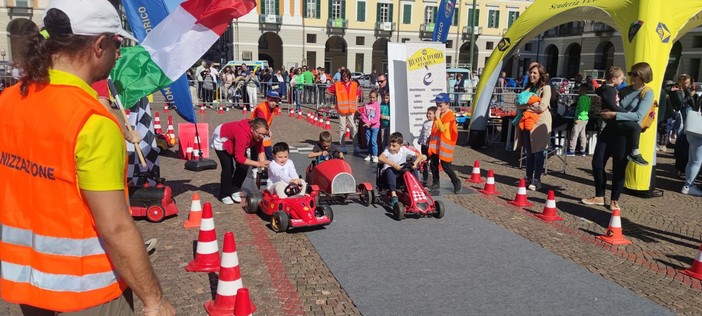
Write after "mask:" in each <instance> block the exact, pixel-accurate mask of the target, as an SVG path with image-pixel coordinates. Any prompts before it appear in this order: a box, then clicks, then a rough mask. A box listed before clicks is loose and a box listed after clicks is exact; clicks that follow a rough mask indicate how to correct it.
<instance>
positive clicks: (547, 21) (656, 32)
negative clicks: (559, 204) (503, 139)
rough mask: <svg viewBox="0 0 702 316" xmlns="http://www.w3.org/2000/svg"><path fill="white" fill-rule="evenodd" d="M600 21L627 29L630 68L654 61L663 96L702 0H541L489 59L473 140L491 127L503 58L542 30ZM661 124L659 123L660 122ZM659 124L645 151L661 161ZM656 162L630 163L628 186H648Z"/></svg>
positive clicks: (645, 140) (700, 16)
mask: <svg viewBox="0 0 702 316" xmlns="http://www.w3.org/2000/svg"><path fill="white" fill-rule="evenodd" d="M580 20H592V21H598V22H602V23H605V24H608V25H609V26H611V27H613V28H614V29H616V30H617V31H618V32H619V33H620V34H621V35H622V42H623V43H624V56H625V59H626V68H627V69H628V68H630V67H631V65H633V64H635V63H638V62H643V61H645V62H648V63H649V64H650V65H651V68H652V69H653V81H652V82H651V83H649V84H648V85H649V86H651V87H652V88H653V91H654V92H655V98H654V100H657V99H658V94H660V87H661V85H662V82H663V75H664V73H665V69H666V66H667V64H668V58H669V55H670V50H671V47H672V45H673V43H675V41H676V40H678V39H679V38H680V37H681V36H683V35H684V34H685V33H687V32H688V31H690V30H692V29H693V28H695V27H697V26H700V25H702V1H691V0H685V1H663V0H536V1H534V3H533V4H532V5H531V6H529V8H527V10H526V11H524V13H523V14H521V15H520V16H519V18H518V19H517V20H516V21H515V22H514V24H512V26H511V27H510V28H509V30H508V31H507V33H505V35H504V36H503V38H502V40H501V41H500V42H499V44H498V45H497V48H496V49H495V50H494V51H493V52H492V54H491V55H490V58H489V59H488V62H487V64H486V65H485V69H484V70H483V74H482V78H481V80H480V82H479V84H478V89H477V92H476V95H475V98H474V100H476V102H474V104H473V112H472V113H473V117H472V118H471V123H470V130H471V134H470V137H471V140H470V141H471V144H476V143H481V141H480V139H482V138H483V137H484V135H485V130H486V127H487V113H488V110H489V105H490V99H491V97H492V93H493V90H494V88H495V84H496V82H497V79H498V77H499V73H500V71H501V69H502V65H503V61H504V60H505V58H506V57H509V56H510V55H511V52H513V51H514V50H516V49H517V48H520V47H521V46H523V45H524V44H525V43H527V42H529V41H530V40H531V39H533V38H534V37H536V36H537V35H539V34H541V33H543V32H545V31H547V30H549V29H551V28H554V27H556V26H558V25H561V24H564V23H568V22H571V21H580ZM654 124H655V123H654ZM656 130H657V128H656V126H652V127H651V128H649V129H648V130H647V131H646V132H644V133H643V134H642V135H641V146H640V149H641V154H642V155H643V156H644V158H645V159H646V160H648V161H655V160H654V155H655V143H656ZM652 168H653V164H651V165H649V166H646V167H643V166H638V165H635V164H633V163H630V164H629V166H627V171H626V183H625V186H626V187H627V188H629V189H632V190H637V191H648V190H651V189H653V188H652V187H651V176H652Z"/></svg>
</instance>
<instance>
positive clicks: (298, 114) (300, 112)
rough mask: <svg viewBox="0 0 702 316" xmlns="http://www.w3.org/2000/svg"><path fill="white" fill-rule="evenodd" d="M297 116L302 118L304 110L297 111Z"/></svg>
mask: <svg viewBox="0 0 702 316" xmlns="http://www.w3.org/2000/svg"><path fill="white" fill-rule="evenodd" d="M297 118H298V119H300V120H301V119H302V111H297Z"/></svg>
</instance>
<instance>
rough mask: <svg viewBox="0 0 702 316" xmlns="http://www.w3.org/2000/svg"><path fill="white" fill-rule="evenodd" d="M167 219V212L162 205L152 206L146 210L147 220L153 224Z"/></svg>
mask: <svg viewBox="0 0 702 316" xmlns="http://www.w3.org/2000/svg"><path fill="white" fill-rule="evenodd" d="M164 218H166V211H165V210H164V209H163V207H161V206H160V205H151V206H149V208H147V209H146V219H148V220H149V222H152V223H159V222H161V221H163V219H164Z"/></svg>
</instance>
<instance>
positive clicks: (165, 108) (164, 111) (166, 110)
mask: <svg viewBox="0 0 702 316" xmlns="http://www.w3.org/2000/svg"><path fill="white" fill-rule="evenodd" d="M163 113H168V103H166V104H164V105H163Z"/></svg>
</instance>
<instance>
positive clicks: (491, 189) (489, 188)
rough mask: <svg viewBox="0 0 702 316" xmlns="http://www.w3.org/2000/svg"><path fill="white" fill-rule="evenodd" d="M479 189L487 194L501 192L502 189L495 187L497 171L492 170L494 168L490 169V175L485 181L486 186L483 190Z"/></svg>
mask: <svg viewBox="0 0 702 316" xmlns="http://www.w3.org/2000/svg"><path fill="white" fill-rule="evenodd" d="M476 162H477V160H476ZM473 170H475V168H473ZM478 191H480V193H483V194H487V195H494V194H500V191H497V189H495V172H494V171H492V169H490V170H488V176H487V181H486V182H485V187H484V188H483V189H482V190H478Z"/></svg>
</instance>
